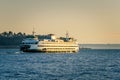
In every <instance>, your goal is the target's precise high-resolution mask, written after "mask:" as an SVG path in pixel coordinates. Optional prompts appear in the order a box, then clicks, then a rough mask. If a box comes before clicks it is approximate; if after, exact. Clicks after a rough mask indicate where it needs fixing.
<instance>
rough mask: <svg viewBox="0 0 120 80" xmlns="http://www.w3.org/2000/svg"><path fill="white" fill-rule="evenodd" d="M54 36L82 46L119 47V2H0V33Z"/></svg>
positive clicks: (68, 0) (90, 0)
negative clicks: (117, 45)
mask: <svg viewBox="0 0 120 80" xmlns="http://www.w3.org/2000/svg"><path fill="white" fill-rule="evenodd" d="M33 27H34V28H35V32H36V34H49V33H53V34H56V36H58V37H60V36H65V33H66V31H68V32H69V36H71V37H74V38H76V39H77V40H78V42H79V43H81V44H120V0H0V33H2V32H4V31H13V32H16V33H17V32H25V33H27V34H31V33H32V30H33Z"/></svg>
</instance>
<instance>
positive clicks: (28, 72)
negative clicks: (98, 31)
mask: <svg viewBox="0 0 120 80" xmlns="http://www.w3.org/2000/svg"><path fill="white" fill-rule="evenodd" d="M119 79H120V50H106V49H90V50H80V52H78V53H76V54H63V53H58V54H52V53H50V54H45V53H23V52H20V51H19V49H0V80H119Z"/></svg>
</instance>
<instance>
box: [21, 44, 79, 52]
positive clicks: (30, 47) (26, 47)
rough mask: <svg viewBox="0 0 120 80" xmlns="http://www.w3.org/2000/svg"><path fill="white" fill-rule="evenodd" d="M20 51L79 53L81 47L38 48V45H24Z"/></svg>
mask: <svg viewBox="0 0 120 80" xmlns="http://www.w3.org/2000/svg"><path fill="white" fill-rule="evenodd" d="M20 50H21V51H23V52H45V53H57V52H58V53H76V52H78V51H79V47H78V46H76V47H74V48H73V47H38V45H22V46H21V47H20Z"/></svg>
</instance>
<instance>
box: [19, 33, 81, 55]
mask: <svg viewBox="0 0 120 80" xmlns="http://www.w3.org/2000/svg"><path fill="white" fill-rule="evenodd" d="M49 36H50V39H43V40H39V39H37V38H27V39H25V40H23V41H22V44H21V47H20V49H21V50H22V51H24V52H33V51H39V52H51V53H52V52H54V53H55V52H66V53H73V52H78V51H79V45H78V43H77V42H76V40H74V39H73V38H64V39H61V38H57V37H56V36H55V35H54V34H49Z"/></svg>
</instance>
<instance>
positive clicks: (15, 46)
mask: <svg viewBox="0 0 120 80" xmlns="http://www.w3.org/2000/svg"><path fill="white" fill-rule="evenodd" d="M0 49H19V46H17V45H12V46H0Z"/></svg>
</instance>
